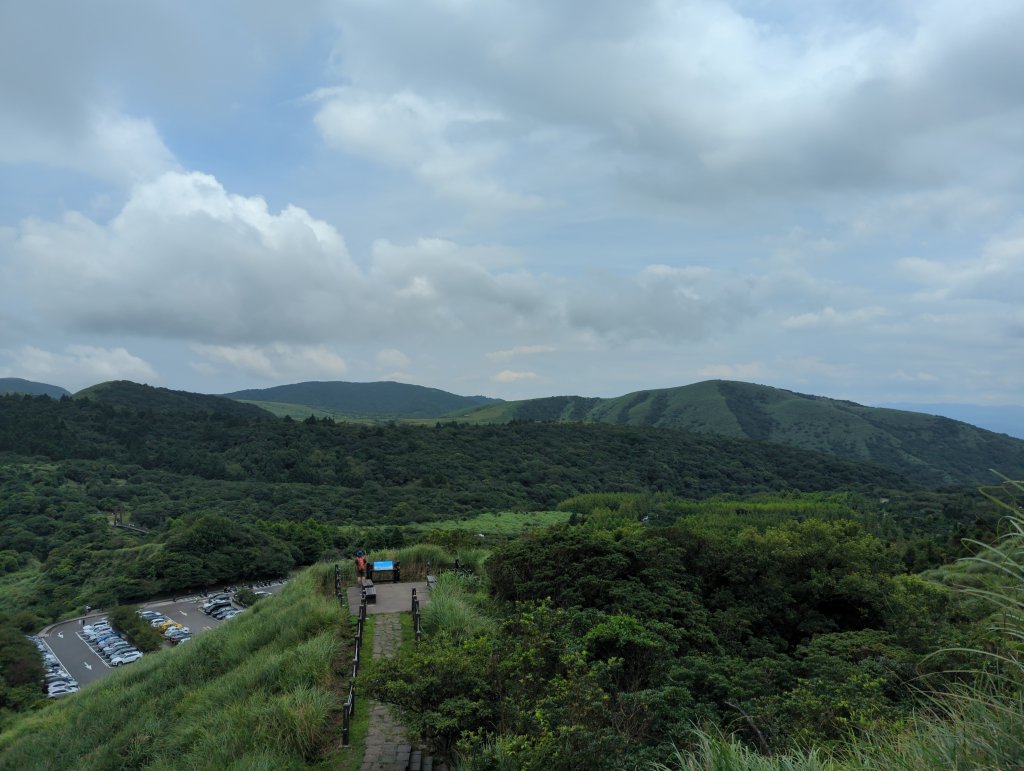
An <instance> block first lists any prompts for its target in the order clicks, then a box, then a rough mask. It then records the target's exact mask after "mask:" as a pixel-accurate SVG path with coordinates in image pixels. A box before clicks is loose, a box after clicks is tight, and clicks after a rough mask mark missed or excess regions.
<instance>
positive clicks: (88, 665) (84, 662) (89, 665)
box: [82, 661, 92, 669]
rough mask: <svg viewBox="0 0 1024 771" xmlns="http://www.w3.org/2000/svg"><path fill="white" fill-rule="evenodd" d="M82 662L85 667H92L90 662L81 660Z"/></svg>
mask: <svg viewBox="0 0 1024 771" xmlns="http://www.w3.org/2000/svg"><path fill="white" fill-rule="evenodd" d="M82 663H83V664H84V665H85V668H86V669H92V664H90V663H88V662H86V661H83V662H82Z"/></svg>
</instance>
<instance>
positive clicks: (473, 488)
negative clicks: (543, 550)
mask: <svg viewBox="0 0 1024 771" xmlns="http://www.w3.org/2000/svg"><path fill="white" fill-rule="evenodd" d="M140 388H142V387H139V386H135V387H134V388H133V389H131V390H130V393H131V394H138V393H143V394H147V393H152V394H153V395H154V396H155V397H156V398H157V399H158V403H160V404H162V403H163V401H162V400H163V399H164V397H165V395H164V394H163V393H162V392H161V391H159V390H158V389H146V390H144V391H141V392H140V391H139V390H138V389H140ZM172 397H173V399H172V400H171V404H170V406H171V407H173V406H175V405H177V404H178V399H177V396H175V395H173V394H172ZM220 403H227V404H228V405H231V404H232V403H231V402H226V401H225V400H214V401H213V402H209V403H207V402H200V406H201V407H205V406H208V405H211V404H212V405H215V406H216V405H219V404H220ZM185 406H186V411H184V412H171V411H161V410H152V409H145V410H142V411H139V410H135V409H132V408H131V407H129V406H115V405H114V404H111V403H109V402H107V401H95V400H92V399H64V400H61V401H54V400H52V399H49V398H45V397H4V398H0V554H2V555H3V556H4V560H5V563H4V569H5V571H7V573H8V574H9V576H11V578H10V579H9V581H8V585H7V590H6V592H5V594H6V598H5V602H4V603H3V604H4V605H5V606H6V607H7V609H8V610H11V611H15V610H16V609H18V608H21V609H23V610H31V611H32V612H33V613H35V614H36V615H37V617H43V618H45V617H51V616H53V615H55V614H59V613H61V612H64V611H66V610H68V609H70V608H73V607H75V606H76V605H82V604H85V603H89V604H93V605H96V604H99V603H100V601H107V600H110V599H117V600H130V599H137V598H140V597H144V596H147V595H151V594H153V593H157V592H164V591H174V590H176V589H184V588H187V587H195V586H202V585H205V584H208V583H211V582H217V581H230V580H232V579H234V578H252V577H258V576H266V575H275V574H279V573H280V572H283V571H285V570H288V569H289V568H291V567H292V566H293V565H296V564H303V563H308V562H311V561H313V560H315V559H317V558H318V557H319V556H320V555H321V554H323V553H324V552H325V551H328V550H331V549H345V548H348V547H349V546H351V545H352V539H353V538H355V537H356V535H355V534H353V533H345V532H343V531H342V530H341V529H339V528H340V527H341V526H349V527H361V528H366V527H379V526H384V525H398V524H404V523H409V522H415V521H419V522H429V521H431V520H439V519H448V518H452V517H457V516H460V515H466V514H470V513H476V512H480V511H487V510H490V511H501V510H510V509H519V510H543V509H550V508H553V507H554V506H555V505H557V504H558V503H559V502H560V501H562V500H563V499H565V498H567V497H569V496H572V495H576V494H580V493H586V492H596V491H602V490H625V491H649V492H652V493H653V492H658V491H664V492H671V493H675V494H678V495H685V496H687V497H692V498H706V497H708V496H711V495H716V494H721V493H732V494H744V493H754V492H758V491H768V490H779V489H800V490H831V489H836V488H843V489H849V490H863V491H865V492H869V493H871V492H874V491H877V490H884V491H886V494H889V492H888V491H891V490H894V489H899V488H902V487H904V486H905V482H904V481H903V480H902V479H901V478H899V477H897V476H896V475H894V474H892V473H891V472H887V471H885V470H883V469H880V468H878V467H874V466H867V465H863V464H856V463H850V462H846V461H841V460H838V459H835V458H830V457H828V456H819V455H814V454H811V453H807V452H803V451H800V450H795V449H787V448H778V447H772V446H770V445H765V444H761V443H757V442H750V441H742V440H729V439H723V438H719V437H711V436H700V435H695V434H684V433H681V432H673V431H659V430H652V429H637V428H631V427H622V426H604V425H582V424H579V425H572V424H567V425H553V424H532V423H521V424H514V425H508V426H464V425H458V424H444V425H436V426H432V427H420V426H409V425H393V426H359V425H353V424H336V423H334V422H333V421H329V420H321V421H317V420H312V419H311V420H307V421H303V422H295V421H291V420H288V419H284V420H278V419H275V418H270V417H267V418H264V417H260V416H259V415H256V416H247V415H243V414H226V413H216V412H215V413H208V412H206V411H205V409H198V410H192V409H191V404H186V405H185ZM115 516H117V517H119V518H120V520H122V521H124V522H126V523H129V524H132V525H135V526H139V527H142V528H145V529H148V530H149V531H151V532H150V533H149V534H148V535H147V534H144V533H138V532H129V531H125V530H114V529H113V528H111V527H110V523H112V522H113V521H114V518H115ZM359 537H361V538H368V537H369V538H380V537H382V536H380V535H377V536H367V534H366V533H362V534H360V535H359ZM392 540H393V539H392ZM41 597H44V598H45V600H41V599H40V598H41ZM90 600H96V601H95V602H90Z"/></svg>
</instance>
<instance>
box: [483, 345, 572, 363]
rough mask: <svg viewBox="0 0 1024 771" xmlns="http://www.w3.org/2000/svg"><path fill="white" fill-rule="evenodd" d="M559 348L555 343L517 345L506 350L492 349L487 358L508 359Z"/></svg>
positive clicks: (551, 351) (495, 359)
mask: <svg viewBox="0 0 1024 771" xmlns="http://www.w3.org/2000/svg"><path fill="white" fill-rule="evenodd" d="M557 350H558V348H557V347H555V346H553V345H517V346H516V347H515V348H509V349H507V350H504V351H491V352H490V353H488V354H487V358H488V359H490V360H491V361H507V360H509V359H514V358H516V357H518V356H532V355H533V354H536V353H554V352H555V351H557Z"/></svg>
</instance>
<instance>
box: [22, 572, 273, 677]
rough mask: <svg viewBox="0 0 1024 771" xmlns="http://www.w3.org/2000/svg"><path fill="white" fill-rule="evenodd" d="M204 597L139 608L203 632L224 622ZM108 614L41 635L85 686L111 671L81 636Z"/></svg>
mask: <svg viewBox="0 0 1024 771" xmlns="http://www.w3.org/2000/svg"><path fill="white" fill-rule="evenodd" d="M283 586H284V583H283V582H277V583H273V584H270V585H265V586H261V587H259V590H260V591H265V592H269V593H271V594H275V593H276V592H279V591H280V590H281V588H282V587H283ZM203 600H204V597H203V596H202V595H195V596H192V597H186V598H182V599H178V600H174V599H171V600H157V601H155V602H150V603H143V604H142V605H140V608H142V609H145V610H154V611H158V612H159V613H162V614H163V615H164V616H166V617H167V618H169V619H171V620H173V621H177V622H178V623H179V624H182V625H184V626H187V627H188V628H189V629H191V630H192V633H193V634H201V633H202V632H204V631H206V630H208V629H213V628H214V627H217V626H220V625H221V624H223V623H225V622H224V621H218V620H217V619H215V618H213V617H211V616H208V615H206V614H205V613H203V611H202V604H203ZM105 616H106V614H105V613H91V614H89V615H88V616H83V617H82V618H76V619H71V620H70V621H64V622H61V623H59V624H55V625H53V626H52V627H51V628H50V629H49V630H48V631H47V632H46V633H44V634H40V635H39V637H40V638H41V639H42V640H43V642H45V643H46V645H48V646H49V648H50V650H51V651H53V654H54V655H55V656H56V657H57V659H58V660H59V661H60V663H61V664H62V665H63V666H64V668H65V669H66V670H67V671H68V673H69V674H70V675H71V676H72V677H74V678H75V679H76V680H77V681H78V682H79V684H80V685H81V686H82V687H85V686H86V685H88V684H89V683H92V682H95V681H96V680H99V679H101V678H103V677H105V676H106V675H108V674H110V672H111V671H112V667H111V666H110V664H108V663H107V662H106V661H105V660H104V658H103V657H102V656H100V655H99V654H98V653H97V652H96V651H95V650H94V649H93V648H92V647H91V646H90V645H89V644H88V642H87V641H86V640H85V639H84V637H83V635H82V629H83V628H84V626H85V625H87V624H91V623H94V622H97V621H99V620H100V619H101V618H104V617H105Z"/></svg>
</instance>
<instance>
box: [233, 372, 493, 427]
mask: <svg viewBox="0 0 1024 771" xmlns="http://www.w3.org/2000/svg"><path fill="white" fill-rule="evenodd" d="M224 396H225V397H227V398H229V399H238V400H241V401H248V402H269V403H276V404H282V405H288V406H290V407H300V406H305V407H312V408H315V409H318V410H323V411H325V412H327V413H330V414H332V415H336V416H339V417H342V416H348V417H353V418H383V419H388V418H438V417H441V416H442V415H447V414H448V413H450V412H456V411H458V410H463V409H466V408H468V407H473V406H478V405H481V404H489V403H492V402H498V401H500V400H499V399H491V398H488V397H486V396H458V395H457V394H453V393H449V392H447V391H442V390H440V389H437V388H426V387H424V386H418V385H410V384H408V383H395V382H393V381H382V382H379V383H346V382H344V381H327V382H315V381H314V382H308V383H293V384H292V385H282V386H274V387H273V388H251V389H248V390H245V391H235V392H233V393H229V394H224ZM306 414H307V415H308V414H309V413H308V412H307V413H306Z"/></svg>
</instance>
